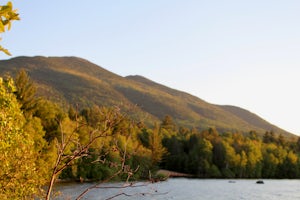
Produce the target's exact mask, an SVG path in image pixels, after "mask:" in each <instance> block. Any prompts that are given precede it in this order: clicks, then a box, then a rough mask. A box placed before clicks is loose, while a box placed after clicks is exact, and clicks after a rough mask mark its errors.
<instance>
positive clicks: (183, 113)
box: [0, 56, 293, 137]
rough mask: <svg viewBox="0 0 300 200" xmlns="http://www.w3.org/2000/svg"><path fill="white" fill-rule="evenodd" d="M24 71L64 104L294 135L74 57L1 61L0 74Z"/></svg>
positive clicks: (152, 118) (249, 116)
mask: <svg viewBox="0 0 300 200" xmlns="http://www.w3.org/2000/svg"><path fill="white" fill-rule="evenodd" d="M21 68H23V69H25V70H26V71H27V72H28V74H29V75H30V77H31V79H32V80H33V81H34V82H35V83H36V85H37V88H38V94H39V95H41V96H45V97H47V98H49V99H52V100H54V101H57V102H59V103H61V104H63V105H68V104H71V105H74V104H79V105H80V106H83V107H84V106H91V105H93V104H97V105H103V106H113V105H117V106H120V107H121V108H122V109H123V110H125V111H127V112H128V113H130V114H131V115H134V116H135V117H136V118H137V119H140V118H142V119H146V120H148V121H158V120H161V119H162V118H163V117H164V116H166V115H170V116H171V117H172V118H174V120H175V122H176V123H178V124H179V125H182V126H183V125H184V126H189V127H196V128H198V129H206V128H210V127H212V128H216V129H219V130H221V131H242V132H249V131H252V130H254V131H257V132H258V133H259V134H260V135H262V134H263V133H264V132H265V131H270V130H272V131H274V132H275V133H278V134H283V135H285V136H288V137H292V136H293V134H291V133H289V132H287V131H285V130H283V129H281V128H279V127H277V126H275V125H273V124H270V123H269V122H267V121H266V120H264V119H262V118H261V117H259V116H258V115H256V114H254V113H252V112H250V111H248V110H245V109H243V108H239V107H236V106H229V105H226V106H225V105H215V104H211V103H209V102H206V101H204V100H202V99H200V98H199V97H196V96H193V95H191V94H188V93H186V92H184V91H179V90H176V89H173V88H170V87H167V86H164V85H162V84H159V83H156V82H154V81H152V80H150V79H147V78H146V77H143V76H140V75H130V76H126V77H122V76H119V75H117V74H115V73H113V72H110V71H108V70H106V69H104V68H102V67H101V66H98V65H96V64H94V63H91V62H89V61H88V60H85V59H82V58H78V57H43V56H36V57H26V56H22V57H16V58H12V59H9V60H2V61H0V74H1V75H4V74H5V73H10V74H11V75H12V76H14V75H15V74H16V73H17V71H18V70H20V69H21Z"/></svg>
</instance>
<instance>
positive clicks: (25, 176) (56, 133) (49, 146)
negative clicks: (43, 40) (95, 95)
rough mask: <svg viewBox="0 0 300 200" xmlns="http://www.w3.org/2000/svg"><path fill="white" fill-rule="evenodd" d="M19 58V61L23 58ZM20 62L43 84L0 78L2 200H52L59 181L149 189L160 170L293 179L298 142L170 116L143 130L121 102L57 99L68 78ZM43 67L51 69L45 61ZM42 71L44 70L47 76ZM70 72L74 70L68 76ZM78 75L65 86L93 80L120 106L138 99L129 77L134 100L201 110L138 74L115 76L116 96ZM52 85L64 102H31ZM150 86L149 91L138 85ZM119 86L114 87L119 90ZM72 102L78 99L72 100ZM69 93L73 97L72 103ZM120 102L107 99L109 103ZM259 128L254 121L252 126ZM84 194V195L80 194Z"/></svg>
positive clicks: (23, 75) (299, 170)
mask: <svg viewBox="0 0 300 200" xmlns="http://www.w3.org/2000/svg"><path fill="white" fill-rule="evenodd" d="M19 59H21V61H22V59H23V58H19ZM26 59H27V58H26ZM26 59H25V60H26ZM37 59H38V61H36V62H37V63H38V64H41V63H40V62H41V61H39V59H42V60H43V59H45V58H37ZM60 59H61V58H58V60H60ZM73 59H74V58H71V60H73ZM46 60H48V59H46ZM50 60H51V59H50ZM54 60H55V59H54ZM63 60H64V59H63ZM75 60H76V61H78V62H79V63H81V62H86V61H82V60H81V59H78V58H76V59H75ZM21 61H20V62H21ZM23 61H24V60H23ZM52 62H54V61H52ZM73 62H74V63H77V62H75V61H73ZM42 63H43V62H42ZM54 63H57V61H56V62H54ZM74 63H73V65H74V66H76V64H74ZM44 64H45V63H44ZM23 65H24V66H27V68H26V69H27V70H28V71H29V72H31V74H32V75H35V76H37V74H38V75H41V76H44V78H43V79H41V78H40V77H39V78H35V79H34V82H33V81H32V79H31V78H30V77H29V75H28V74H29V73H27V72H26V71H25V70H20V71H18V72H17V71H16V74H15V75H14V76H13V78H12V77H10V76H7V75H2V76H3V77H1V78H0V94H1V95H0V111H1V112H0V138H1V140H0V161H1V162H2V168H1V171H0V179H1V182H0V198H1V199H22V198H23V199H24V198H25V199H33V198H34V199H36V198H45V199H51V197H53V188H54V185H55V183H56V181H57V180H58V179H62V180H68V181H81V182H84V181H104V182H107V181H111V180H114V181H120V180H122V181H126V182H129V183H131V182H134V181H137V180H140V179H144V180H149V181H150V182H155V181H159V180H164V179H165V178H166V177H164V176H163V175H161V174H156V171H157V170H158V169H161V168H163V169H169V170H172V171H178V172H184V173H187V174H190V175H191V176H194V177H201V178H202V177H205V178H261V177H264V178H300V139H297V138H296V137H292V138H290V137H289V138H288V137H284V135H283V134H275V132H273V131H265V132H264V133H263V134H261V136H260V135H259V133H258V132H256V131H255V130H252V131H248V132H246V131H245V129H242V130H241V131H237V130H234V131H229V130H228V129H227V130H225V129H224V131H220V130H217V129H216V128H204V129H199V128H197V127H191V126H190V125H191V122H188V120H187V123H186V125H184V124H179V123H177V121H175V120H174V117H173V116H170V115H165V116H164V117H162V119H161V120H155V121H152V124H151V122H150V121H148V123H149V124H150V125H147V124H146V123H144V120H142V119H141V118H139V117H140V115H136V116H133V115H130V113H128V110H126V107H125V106H124V107H121V106H122V104H118V106H116V105H114V104H112V105H111V106H110V105H105V104H102V105H97V104H96V103H95V102H94V103H93V104H92V105H89V104H82V105H81V106H80V107H79V106H76V104H74V105H75V106H74V105H72V103H69V102H68V101H67V99H68V98H67V97H69V96H68V95H66V96H64V94H65V93H59V91H65V90H66V91H69V90H71V89H72V87H71V86H70V84H67V82H68V81H67V80H65V79H63V78H62V77H67V76H65V74H64V75H62V74H63V73H62V72H61V71H60V73H61V74H60V73H57V72H55V73H53V74H55V77H53V76H52V75H53V74H50V73H48V72H51V70H49V66H48V67H46V68H43V67H41V68H37V67H35V65H33V64H32V63H31V64H28V63H26V64H24V63H23ZM51 66H56V65H55V64H53V63H52V64H51ZM96 67H97V66H96ZM75 68H76V67H75ZM11 69H15V70H18V68H11ZM32 69H35V70H32ZM63 69H64V70H65V72H64V73H67V71H68V70H66V68H63ZM92 69H93V68H91V70H92ZM95 69H96V68H95ZM56 70H58V71H59V69H56ZM60 70H61V69H60ZM70 70H71V69H70ZM43 71H44V72H43ZM53 71H55V70H53ZM71 71H72V70H71ZM41 72H43V73H41ZM45 72H46V73H48V77H47V76H46V75H45V74H44V73H45ZM96 72H97V70H96V71H95V73H96ZM76 73H79V72H78V71H77V72H76ZM76 73H75V72H72V74H73V75H74V74H76ZM104 73H108V72H107V71H104ZM67 74H68V75H69V74H70V72H68V73H67ZM79 74H80V73H79ZM49 75H51V76H49ZM108 75H109V77H106V78H103V80H105V79H110V80H111V79H115V78H116V77H118V76H117V75H111V74H110V73H108ZM60 76H61V77H60ZM70 76H71V75H70ZM85 76H87V74H83V75H82V74H80V75H76V76H75V75H74V76H73V77H72V78H71V79H68V80H69V81H72V80H73V81H75V82H76V81H80V80H81V81H82V82H81V83H82V84H86V83H88V82H87V80H90V79H92V82H93V83H98V82H100V83H101V84H104V85H106V86H107V90H106V91H111V93H107V95H108V96H110V95H112V94H117V95H119V97H120V99H124V101H126V102H127V103H131V102H132V101H133V100H135V99H136V98H132V99H130V98H127V97H129V96H130V95H129V93H128V91H124V86H125V85H124V84H125V83H127V81H128V80H127V79H133V78H134V79H136V78H138V79H139V80H135V81H133V80H131V81H129V82H128V87H129V86H130V85H131V84H132V87H135V88H136V90H140V93H143V92H144V93H148V94H149V95H150V94H153V95H154V94H157V96H153V97H152V98H156V100H157V101H158V100H159V97H160V96H159V94H161V95H164V96H163V98H169V100H171V97H174V98H175V97H176V96H179V97H178V99H176V98H175V99H173V101H174V100H178V101H179V100H180V99H186V100H185V102H190V103H194V104H195V105H200V104H203V105H206V104H207V103H205V102H204V101H202V100H199V99H198V98H196V97H193V96H191V95H189V94H186V93H182V92H179V91H176V90H173V89H170V88H167V87H164V86H161V85H158V84H156V83H153V82H151V81H149V80H146V79H144V78H141V77H130V78H127V79H126V78H122V77H120V79H119V81H120V82H121V81H124V82H123V85H122V89H120V88H119V90H117V89H114V86H115V85H113V84H112V83H109V82H104V81H103V80H98V79H93V78H91V77H89V76H88V77H89V79H87V78H85V79H83V78H82V77H85ZM46 77H47V78H46ZM56 78H58V79H59V80H58V82H59V83H60V84H63V83H65V85H64V86H65V88H64V87H56V88H54V89H52V87H49V88H48V89H49V92H50V91H54V90H55V92H57V94H60V95H62V96H61V98H65V99H64V101H57V99H56V98H57V97H59V96H56V98H49V96H47V95H44V96H43V95H41V94H40V95H37V93H36V91H37V89H38V88H37V87H40V88H39V89H40V92H41V89H43V87H41V85H42V84H41V82H42V83H44V86H46V84H45V83H48V82H51V80H52V84H53V85H56V84H57V82H56ZM45 80H47V81H45ZM40 81H41V82H40ZM43 81H45V82H43ZM35 83H37V84H35ZM76 84H77V83H76ZM76 84H75V83H74V82H72V85H73V86H75V87H76V88H75V89H76V91H78V90H77V89H78V88H77V87H79V86H81V87H82V86H83V85H76ZM101 84H100V85H101ZM150 84H152V85H153V86H152V87H150V86H147V87H146V85H150ZM36 86H37V87H36ZM61 86H62V85H61ZM91 86H92V85H91ZM97 86H99V85H97ZM118 87H121V84H120V85H118ZM157 87H158V88H160V89H159V90H158V89H157ZM83 88H87V87H83ZM129 88H130V87H129ZM93 89H94V88H93ZM142 89H143V90H142ZM129 90H130V89H129ZM131 90H132V89H131ZM118 91H122V92H118ZM151 91H155V93H153V92H152V93H151ZM175 93H176V95H175ZM70 94H71V93H70ZM86 94H89V92H87V93H86ZM123 94H124V95H123ZM125 94H126V95H125ZM134 95H136V94H133V96H134ZM168 95H169V96H168ZM77 96H79V97H82V96H81V95H80V93H78V94H77ZM77 96H75V94H74V96H72V97H73V98H75V97H77ZM180 96H181V98H180ZM46 97H48V99H47V98H46ZM136 97H137V96H136ZM143 98H144V97H143ZM147 98H148V97H147ZM147 98H145V99H147ZM149 98H150V97H149ZM49 99H51V100H49ZM104 99H105V98H104ZM120 99H113V100H112V102H117V101H118V100H120ZM145 101H146V100H145ZM62 102H63V103H62ZM70 102H71V101H70ZM154 102H155V101H154ZM83 103H85V102H83ZM105 103H107V102H105ZM141 103H143V101H141ZM107 104H108V103H107ZM159 104H162V103H161V102H159ZM159 104H158V103H157V104H156V105H159ZM180 104H182V102H180V101H179V102H178V105H180ZM168 105H169V104H168ZM207 105H208V107H207V110H206V112H207V113H206V115H210V116H211V117H213V114H214V113H218V112H221V111H222V109H221V108H222V107H220V106H214V105H211V104H207ZM137 106H138V107H139V111H140V112H141V113H146V112H147V109H144V108H143V106H145V107H148V106H149V107H151V106H153V105H152V104H151V103H150V105H147V104H142V105H139V104H138V105H137ZM165 106H167V105H165ZM209 109H212V110H211V112H212V113H209ZM214 109H215V110H214ZM226 109H228V113H230V112H233V113H235V112H237V111H238V114H237V115H234V116H235V117H236V118H238V117H237V116H238V115H239V116H240V117H241V118H244V119H255V115H254V114H250V113H248V112H247V111H244V110H240V109H238V108H236V107H226ZM236 109H237V111H236ZM171 111H172V110H171ZM177 111H178V110H177ZM177 111H175V112H177ZM149 112H150V111H149ZM156 112H158V111H156ZM132 114H134V113H133V111H132ZM179 114H180V113H179ZM223 114H224V115H225V114H227V113H226V112H224V113H223ZM153 116H155V115H154V114H153ZM175 116H176V115H175ZM224 117H225V116H224ZM153 118H154V117H153ZM137 119H140V120H137ZM181 119H182V118H181ZM177 120H178V118H177ZM258 122H259V121H258ZM258 122H257V121H255V120H254V121H253V122H252V123H254V124H255V123H256V124H257V123H258ZM228 126H229V125H228ZM223 128H224V127H223ZM129 185H130V184H129ZM89 191H90V190H89V189H87V190H85V191H82V193H81V197H82V196H84V195H85V194H86V193H88V192H89Z"/></svg>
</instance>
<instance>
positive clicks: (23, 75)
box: [15, 69, 38, 117]
mask: <svg viewBox="0 0 300 200" xmlns="http://www.w3.org/2000/svg"><path fill="white" fill-rule="evenodd" d="M15 84H16V88H17V90H16V92H15V94H16V96H17V99H18V101H19V102H20V104H21V105H22V106H21V109H22V110H23V112H24V113H25V115H26V116H27V117H28V115H32V114H33V113H34V111H35V109H36V106H37V102H38V98H36V96H35V95H36V87H35V85H34V83H33V82H32V81H31V80H30V78H29V75H28V73H27V72H26V71H25V70H24V69H22V70H20V71H19V73H18V74H17V76H16V78H15Z"/></svg>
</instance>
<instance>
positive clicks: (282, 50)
mask: <svg viewBox="0 0 300 200" xmlns="http://www.w3.org/2000/svg"><path fill="white" fill-rule="evenodd" d="M1 2H5V1H1ZM12 2H13V4H14V7H16V8H18V10H19V13H20V15H21V18H22V20H21V21H19V22H16V23H14V24H13V27H12V30H11V31H10V32H8V33H7V34H4V35H3V36H2V38H3V41H2V45H3V46H5V47H6V48H8V49H9V50H10V51H11V53H12V54H13V56H20V55H26V56H35V55H43V56H78V57H82V58H85V59H88V60H90V61H92V62H94V63H96V64H98V65H100V66H102V67H104V68H106V69H108V70H110V71H112V72H114V73H116V74H119V75H122V76H126V75H135V74H138V75H142V76H145V77H147V78H149V79H151V80H153V81H156V82H159V83H162V84H164V85H167V86H169V87H172V88H175V89H179V90H183V91H186V92H189V93H191V94H193V95H196V96H198V97H200V98H201V99H204V100H206V101H208V102H210V103H215V104H230V105H235V106H239V107H242V108H245V109H248V110H250V111H251V112H254V113H256V114H258V115H260V116H261V117H263V118H264V119H266V120H267V121H269V122H271V123H273V124H275V125H277V126H279V127H281V128H283V129H285V130H287V131H290V132H293V133H295V134H300V120H299V113H300V104H299V103H300V94H299V92H300V91H299V86H300V78H299V76H300V12H299V11H300V1H299V0H294V1H293V0H287V1H283V0H280V1H279V0H263V1H262V0H251V1H241V0H236V1H232V0H215V1H213V0H206V1H204V0H194V1H193V0H180V1H179V0H126V1H125V0H106V1H104V0H88V1H87V0H85V1H83V0H51V1H49V0H27V1H12ZM0 59H8V57H7V56H5V55H4V54H1V55H0Z"/></svg>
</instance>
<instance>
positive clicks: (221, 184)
mask: <svg viewBox="0 0 300 200" xmlns="http://www.w3.org/2000/svg"><path fill="white" fill-rule="evenodd" d="M256 181H257V180H239V179H238V180H224V179H222V180H217V179H185V178H176V179H169V180H168V181H165V182H160V183H154V184H148V183H143V182H140V183H136V184H134V186H135V187H125V188H124V187H122V186H124V185H123V184H122V183H109V184H103V185H101V186H102V188H97V189H93V190H91V191H90V192H89V193H88V194H87V195H85V196H84V198H82V199H107V198H109V197H113V196H116V198H114V199H157V200H160V199H172V200H173V199H174V200H175V199H209V200H220V199H230V200H232V199H233V200H235V199H264V200H271V199H272V200H279V199H284V200H296V199H300V180H264V184H256ZM92 185H93V184H92V183H84V184H80V183H70V184H59V185H58V187H57V188H56V189H59V190H60V191H61V193H62V195H61V196H59V197H58V198H56V199H75V198H76V197H77V196H78V195H79V194H80V193H81V192H83V191H84V190H85V189H86V188H88V187H90V186H92Z"/></svg>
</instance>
